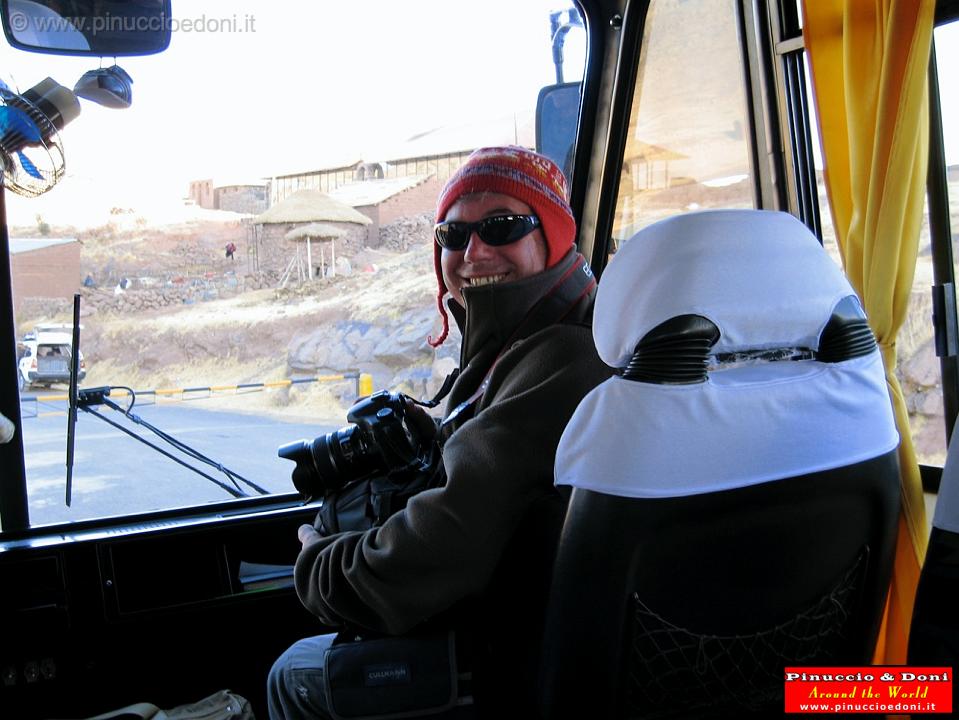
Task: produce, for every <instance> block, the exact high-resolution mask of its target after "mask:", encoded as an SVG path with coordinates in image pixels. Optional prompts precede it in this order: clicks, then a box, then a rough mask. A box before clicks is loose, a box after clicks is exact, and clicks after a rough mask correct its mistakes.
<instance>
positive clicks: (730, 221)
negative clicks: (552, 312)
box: [593, 210, 855, 368]
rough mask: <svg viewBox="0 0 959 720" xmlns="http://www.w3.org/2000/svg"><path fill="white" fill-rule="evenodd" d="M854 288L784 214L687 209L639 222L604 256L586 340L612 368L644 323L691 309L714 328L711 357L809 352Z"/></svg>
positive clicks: (630, 349)
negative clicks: (716, 339) (745, 352)
mask: <svg viewBox="0 0 959 720" xmlns="http://www.w3.org/2000/svg"><path fill="white" fill-rule="evenodd" d="M854 294H855V293H854V292H853V290H852V288H851V287H850V286H849V283H848V282H847V281H846V278H845V276H843V274H842V271H841V270H840V269H839V267H837V265H836V264H835V263H834V262H833V261H832V260H831V259H830V258H829V256H828V255H827V254H826V253H825V252H823V249H822V246H821V245H820V244H819V241H818V240H816V238H815V236H814V235H813V234H812V233H811V232H809V229H808V228H807V227H806V226H805V225H803V224H802V223H801V222H800V221H799V220H797V219H796V218H794V217H793V216H792V215H789V214H787V213H782V212H770V211H765V210H709V211H703V212H695V213H687V214H685V215H677V216H675V217H671V218H668V219H666V220H662V221H660V222H658V223H656V224H654V225H650V226H649V227H646V228H644V229H643V230H641V231H639V232H638V233H637V234H636V235H635V236H633V238H632V239H631V240H629V241H628V242H627V243H626V245H625V247H622V248H621V249H620V250H619V252H617V253H616V255H614V256H613V259H612V261H611V262H610V264H609V267H607V268H606V270H605V271H604V273H603V279H602V282H601V283H600V285H599V293H598V295H597V297H596V308H595V313H594V316H595V318H596V319H595V321H594V324H593V338H594V340H595V342H596V349H597V350H598V351H599V356H600V357H601V358H602V359H603V361H604V362H605V363H606V364H607V365H610V366H612V367H619V368H621V367H624V366H625V365H626V362H627V361H628V360H629V358H631V357H632V355H633V352H634V351H635V349H636V344H637V343H638V342H639V341H640V340H641V339H642V338H643V336H645V335H646V333H648V332H649V331H650V330H652V329H653V328H654V327H656V326H657V325H659V324H660V323H662V322H664V321H666V320H669V319H670V318H674V317H676V316H678V315H687V314H695V315H702V316H704V317H706V318H708V319H709V320H712V321H713V322H714V323H715V324H716V325H717V327H719V331H720V333H721V335H720V339H719V342H718V343H717V344H716V346H714V348H713V351H714V352H715V353H717V354H719V353H727V352H733V351H736V350H753V349H762V348H783V347H807V348H812V349H816V348H817V347H818V346H819V335H820V333H821V332H822V329H823V327H824V326H825V325H826V323H827V322H828V321H829V318H830V317H831V315H832V311H833V309H834V308H835V306H836V303H837V302H839V300H841V299H842V298H844V297H846V296H848V295H854ZM787 318H788V321H786V319H787Z"/></svg>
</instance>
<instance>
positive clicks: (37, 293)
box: [10, 238, 81, 306]
mask: <svg viewBox="0 0 959 720" xmlns="http://www.w3.org/2000/svg"><path fill="white" fill-rule="evenodd" d="M80 247H81V246H80V241H79V240H77V239H76V238H10V271H11V275H12V279H13V304H14V305H15V306H16V305H17V304H18V301H20V300H23V299H25V298H66V299H70V298H72V297H73V294H74V293H76V292H77V291H78V290H79V288H80V280H81V278H80Z"/></svg>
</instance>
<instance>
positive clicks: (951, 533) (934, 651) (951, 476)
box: [908, 422, 959, 669]
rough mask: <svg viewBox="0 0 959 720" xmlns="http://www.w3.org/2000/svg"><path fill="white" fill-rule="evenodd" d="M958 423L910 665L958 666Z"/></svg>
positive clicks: (915, 614) (916, 611)
mask: <svg viewBox="0 0 959 720" xmlns="http://www.w3.org/2000/svg"><path fill="white" fill-rule="evenodd" d="M957 430H959V422H957V423H956V425H954V426H953V430H952V439H951V441H950V443H949V450H948V451H947V452H946V462H945V465H944V466H943V468H942V479H941V480H940V483H939V493H938V498H937V500H936V511H935V513H934V514H933V517H932V533H931V534H930V536H929V547H928V549H927V550H926V559H925V561H924V562H923V564H922V570H921V572H920V574H919V585H918V587H917V588H916V602H915V605H914V606H913V611H912V628H911V630H910V632H909V658H908V659H909V664H911V665H925V666H927V667H928V666H935V667H941V666H946V667H951V668H953V669H955V668H959V620H957V618H956V608H957V607H959V436H957V435H956V431H957Z"/></svg>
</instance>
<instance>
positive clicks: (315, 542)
mask: <svg viewBox="0 0 959 720" xmlns="http://www.w3.org/2000/svg"><path fill="white" fill-rule="evenodd" d="M436 222H437V224H436V226H435V233H434V235H435V240H434V269H435V273H436V277H437V282H438V286H439V291H438V294H437V305H438V308H439V312H440V315H441V318H442V322H443V329H442V332H441V333H440V334H439V337H438V338H437V339H435V340H433V339H432V338H430V344H431V345H433V346H434V347H437V346H439V345H440V344H441V343H442V342H443V341H444V340H445V339H446V337H447V334H448V331H449V321H448V315H447V308H448V310H449V313H450V314H452V316H453V318H454V320H455V321H456V323H457V325H458V326H459V328H460V330H461V332H462V336H463V339H462V345H461V352H460V368H461V372H460V374H459V376H458V378H457V380H456V382H455V384H454V385H453V387H452V390H451V392H450V395H449V399H448V404H447V410H446V415H445V418H444V420H443V422H442V423H441V424H440V429H439V433H438V437H439V438H440V441H441V442H442V470H443V471H444V472H445V482H444V483H442V484H441V486H440V487H436V488H433V489H429V490H425V491H423V492H421V493H419V494H418V495H415V496H414V497H413V498H412V499H411V500H410V501H409V503H408V504H407V506H406V508H405V509H404V510H402V511H400V512H398V513H396V514H394V515H393V516H391V517H390V518H389V519H388V520H387V521H386V522H385V523H384V524H383V525H382V526H380V527H375V528H373V529H371V530H369V531H366V532H345V533H339V534H335V535H328V536H324V535H322V534H320V533H318V532H317V531H316V530H315V529H314V528H313V527H311V526H309V525H304V526H302V527H301V528H300V530H299V539H300V541H301V542H302V545H303V548H302V551H301V552H300V555H299V557H298V558H297V561H296V569H295V580H296V589H297V593H298V595H299V597H300V599H301V601H302V602H303V604H304V605H305V606H306V607H307V608H308V609H309V610H310V611H311V612H312V613H313V614H315V615H316V616H317V617H318V618H319V619H320V620H321V621H322V622H323V623H324V624H326V625H328V626H330V627H332V628H336V629H348V630H350V631H351V632H356V631H359V632H361V633H362V632H367V633H368V632H370V631H372V632H373V633H379V634H386V635H391V636H395V635H405V634H415V633H416V632H417V631H418V630H421V629H422V628H423V627H424V626H425V625H426V624H429V623H430V622H431V621H432V622H433V624H436V622H438V620H437V619H438V618H442V622H449V623H450V625H451V626H455V627H456V628H457V633H458V635H457V642H461V641H464V640H466V639H467V638H472V639H473V641H472V642H473V647H474V649H475V650H476V652H475V653H473V656H474V658H475V663H476V664H475V666H474V668H473V672H474V689H475V695H476V698H477V700H476V702H477V705H478V706H479V705H481V704H483V705H485V706H486V708H487V709H490V708H495V707H496V706H497V704H498V702H499V701H505V700H507V699H509V700H510V702H511V705H512V707H513V708H514V709H515V707H516V706H517V703H520V706H522V703H524V702H529V700H528V699H527V698H525V697H523V696H522V695H521V696H519V697H517V696H516V693H517V692H519V693H524V694H528V693H529V691H530V686H531V685H532V680H533V678H535V668H536V665H537V655H538V648H539V643H540V633H539V623H540V619H541V617H542V614H543V610H544V607H545V601H546V593H547V590H548V583H549V577H550V570H551V566H552V558H553V554H554V551H555V545H556V541H557V537H558V532H559V528H560V526H561V523H562V519H563V515H564V511H565V506H566V501H567V499H568V497H567V496H566V495H565V494H564V491H563V490H561V489H558V488H556V487H555V486H554V485H553V461H554V457H555V451H556V445H557V443H558V441H559V438H560V435H561V433H562V432H563V428H564V427H565V425H566V423H567V421H568V420H569V418H570V416H571V415H572V413H573V410H574V409H575V407H576V405H577V404H578V403H579V401H580V399H581V398H582V397H583V396H584V395H585V394H586V393H587V392H589V390H591V389H592V388H593V387H595V386H596V385H597V384H599V383H600V382H602V381H603V380H605V379H606V378H608V377H609V376H610V374H611V372H612V371H611V369H610V368H608V367H607V366H606V365H605V364H604V363H603V362H602V361H601V360H600V359H599V357H598V356H597V354H596V350H595V348H594V346H593V340H592V333H591V329H590V324H589V323H590V321H591V316H592V306H593V298H594V295H595V292H596V282H595V279H594V277H593V275H592V272H591V271H590V269H589V266H588V264H587V263H586V260H585V259H584V258H583V256H582V255H581V254H580V253H579V252H578V251H577V250H576V248H575V247H574V241H575V236H576V225H575V220H574V218H573V215H572V212H571V210H570V207H569V204H568V201H567V190H566V180H565V178H564V176H563V174H562V172H561V170H560V169H559V168H558V167H557V166H556V165H555V164H554V163H553V162H552V161H550V160H549V159H547V158H545V157H543V156H541V155H539V154H537V153H534V152H531V151H529V150H526V149H524V148H519V147H514V146H510V147H500V148H484V149H481V150H477V151H476V152H474V153H473V154H472V155H471V156H470V157H469V158H468V159H467V161H466V163H465V164H464V165H463V166H462V167H461V168H459V170H457V171H456V173H455V174H454V175H453V176H452V177H451V178H450V179H449V181H448V182H447V184H446V186H445V187H444V189H443V191H442V192H441V194H440V196H439V200H438V204H437V208H436ZM447 295H448V296H449V297H448V298H447ZM444 300H446V305H444ZM423 415H424V416H425V413H423ZM444 438H445V442H443V439H444ZM463 628H465V631H464V632H462V633H461V630H463ZM333 637H334V636H333V635H324V636H319V637H314V638H307V639H306V640H301V641H299V642H298V643H296V644H294V645H293V646H292V647H291V648H290V649H288V650H287V651H286V652H285V653H284V654H283V655H282V656H281V657H280V658H279V659H278V660H277V661H276V663H275V664H274V666H273V669H272V670H271V672H270V677H269V681H268V692H269V705H270V715H271V717H273V718H281V717H282V718H302V717H311V718H312V717H325V716H326V714H327V711H326V702H327V701H326V697H325V694H324V678H323V665H324V655H325V652H326V649H327V648H328V647H329V646H330V644H331V642H332V640H333Z"/></svg>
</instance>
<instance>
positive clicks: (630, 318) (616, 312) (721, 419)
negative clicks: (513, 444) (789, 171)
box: [555, 210, 899, 498]
mask: <svg viewBox="0 0 959 720" xmlns="http://www.w3.org/2000/svg"><path fill="white" fill-rule="evenodd" d="M850 295H853V296H854V292H853V290H852V288H851V287H850V285H849V283H848V282H847V280H846V278H845V276H844V275H843V274H842V272H841V270H840V269H839V268H838V267H837V266H836V264H835V263H834V262H833V261H832V260H831V259H830V258H829V257H828V255H827V254H826V252H825V251H824V250H823V248H822V246H820V244H819V242H818V241H817V240H816V238H815V237H814V236H813V235H812V233H810V232H809V230H808V229H807V228H806V227H805V226H804V225H803V224H802V223H800V222H799V221H798V220H796V219H795V218H794V217H792V216H791V215H787V214H785V213H777V212H767V211H760V210H714V211H708V212H698V213H690V214H687V215H680V216H677V217H674V218H671V219H669V220H665V221H662V222H659V223H657V224H655V225H651V226H649V227H647V228H645V229H644V230H642V231H640V232H639V233H637V234H636V235H635V236H634V237H633V238H632V239H631V240H630V241H629V242H628V243H627V244H626V246H625V247H623V248H622V249H620V251H619V252H618V253H617V254H616V255H615V256H614V258H613V260H612V261H611V263H610V265H609V267H608V268H607V270H606V272H605V273H604V275H603V277H602V280H601V281H600V283H599V291H598V295H597V299H596V307H595V311H594V317H593V337H594V340H595V342H596V347H597V349H598V351H599V354H600V356H601V357H602V358H603V360H604V361H605V362H606V363H607V364H609V365H611V366H614V367H619V368H623V367H625V366H626V364H627V362H628V361H629V359H630V358H631V357H632V355H633V353H634V351H635V348H636V345H637V343H638V342H639V341H640V340H641V339H642V338H643V336H644V335H646V333H647V332H649V331H650V330H651V329H653V328H655V327H656V326H657V325H660V324H661V323H663V322H664V321H666V320H669V319H671V318H674V317H676V316H679V315H686V314H696V315H702V316H703V317H706V318H708V319H709V320H711V321H712V322H713V323H715V324H716V326H717V327H718V328H719V330H720V333H721V336H720V339H719V341H718V342H717V344H716V345H715V346H714V347H713V353H714V354H721V353H729V352H736V351H742V350H758V349H773V348H808V349H818V347H819V337H820V334H821V332H822V330H823V328H824V327H825V326H826V324H827V323H828V322H829V320H830V318H831V316H832V313H833V310H834V308H835V306H836V304H837V303H838V302H839V301H840V300H842V299H843V298H845V297H848V296H850ZM898 442H899V435H898V433H897V431H896V427H895V421H894V419H893V414H892V405H891V403H890V401H889V395H888V391H887V389H886V382H885V375H884V371H883V366H882V359H881V356H880V354H879V351H878V349H876V350H875V351H873V352H872V353H870V354H868V355H865V356H860V357H856V358H853V359H850V360H845V361H842V362H832V363H826V362H820V361H818V360H798V361H795V360H793V361H779V362H754V363H744V364H740V365H731V366H722V365H721V366H720V367H719V368H718V369H715V370H711V371H710V372H709V373H708V375H707V379H706V381H705V382H700V383H693V384H656V383H648V382H639V381H636V380H631V379H624V378H622V377H613V378H611V379H609V380H607V381H606V382H604V383H603V384H601V385H600V386H598V387H597V388H595V389H594V390H593V391H592V392H590V393H589V394H587V395H586V397H585V398H583V400H582V402H581V403H580V405H579V407H577V409H576V411H575V413H574V414H573V417H572V418H571V420H570V422H569V424H568V425H567V427H566V430H565V431H564V433H563V436H562V439H561V440H560V443H559V447H558V448H557V452H556V466H555V477H556V483H557V484H563V485H573V486H576V487H584V488H587V489H590V490H596V491H599V492H604V493H608V494H612V495H623V496H627V497H648V498H655V497H675V496H684V495H695V494H700V493H705V492H715V491H721V490H729V489H734V488H739V487H745V486H748V485H755V484H758V483H761V482H767V481H771V480H777V479H782V478H789V477H795V476H799V475H804V474H807V473H813V472H819V471H822V470H829V469H832V468H837V467H843V466H846V465H851V464H853V463H856V462H861V461H864V460H868V459H871V458H875V457H878V456H880V455H882V454H885V453H887V452H889V451H891V450H893V449H894V448H895V447H896V445H897V444H898Z"/></svg>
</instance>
